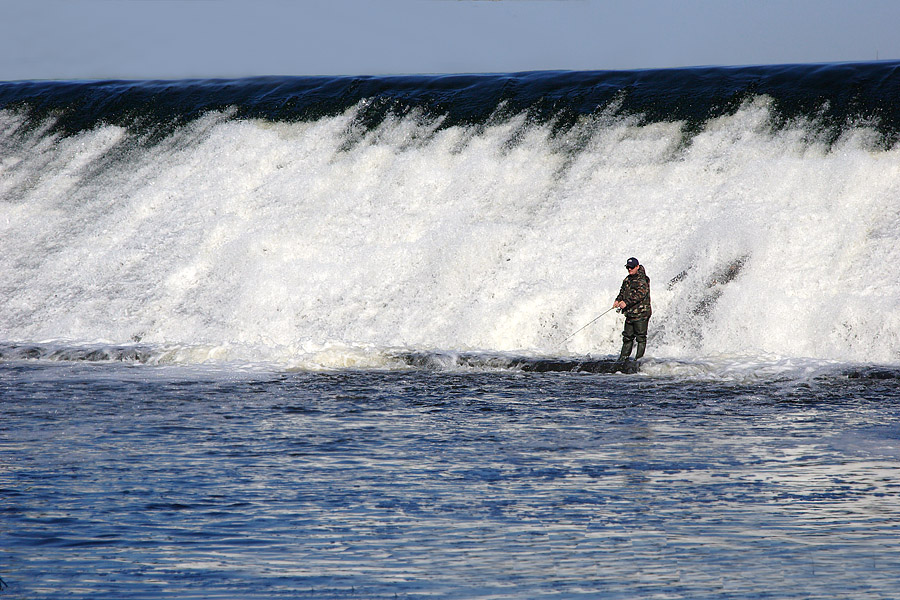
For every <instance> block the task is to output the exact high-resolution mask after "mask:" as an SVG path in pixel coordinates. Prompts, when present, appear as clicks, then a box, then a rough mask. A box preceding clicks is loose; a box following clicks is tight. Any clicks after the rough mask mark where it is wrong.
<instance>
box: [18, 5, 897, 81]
mask: <svg viewBox="0 0 900 600" xmlns="http://www.w3.org/2000/svg"><path fill="white" fill-rule="evenodd" d="M898 23H900V1H897V0H853V1H850V0H746V1H738V0H718V1H714V0H621V1H619V0H609V1H602V0H0V81H16V80H26V79H107V78H114V79H183V78H195V77H200V78H207V77H247V76H264V75H385V74H419V73H427V74H430V73H500V72H518V71H536V70H559V69H562V70H626V69H654V68H669V67H689V66H706V65H729V66H736V65H751V64H785V63H823V62H857V61H872V60H894V59H900V33H898V31H900V29H898Z"/></svg>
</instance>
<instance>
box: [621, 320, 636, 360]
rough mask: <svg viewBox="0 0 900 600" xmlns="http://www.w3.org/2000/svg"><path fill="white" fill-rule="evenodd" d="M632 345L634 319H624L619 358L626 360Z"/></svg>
mask: <svg viewBox="0 0 900 600" xmlns="http://www.w3.org/2000/svg"><path fill="white" fill-rule="evenodd" d="M633 345H634V321H625V328H624V329H623V330H622V351H621V352H620V353H619V360H620V361H624V360H627V359H628V357H629V356H631V348H632V346H633Z"/></svg>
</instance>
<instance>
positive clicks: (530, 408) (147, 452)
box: [0, 361, 900, 599]
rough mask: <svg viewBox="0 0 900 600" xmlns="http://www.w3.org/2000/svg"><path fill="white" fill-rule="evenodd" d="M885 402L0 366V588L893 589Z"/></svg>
mask: <svg viewBox="0 0 900 600" xmlns="http://www.w3.org/2000/svg"><path fill="white" fill-rule="evenodd" d="M897 398H898V396H897V393H896V380H880V379H852V378H847V377H844V376H839V375H838V376H834V377H817V378H812V379H807V380H801V381H797V380H778V381H776V380H772V381H762V382H755V383H742V384H737V383H716V382H696V381H694V382H691V381H678V380H675V379H667V378H654V377H648V376H645V375H632V376H625V375H591V374H526V373H515V372H505V373H504V372H437V371H428V370H417V369H416V370H408V371H345V372H329V373H309V372H300V373H285V372H252V371H236V372H228V371H227V370H225V369H219V368H205V367H196V368H195V367H177V368H172V367H166V368H163V367H159V368H157V367H150V366H146V365H141V366H131V365H128V364H90V363H87V364H80V363H70V362H69V363H67V362H63V363H47V362H43V361H13V362H7V363H0V409H2V415H3V419H2V421H0V515H2V516H0V577H2V578H3V581H4V582H5V583H6V586H7V587H5V588H4V589H3V592H2V595H0V597H3V598H29V599H33V598H395V597H396V598H459V599H464V598H465V599H467V598H523V599H524V598H546V597H558V598H615V599H619V598H621V599H626V598H627V599H631V598H692V599H696V598H754V599H755V598H778V599H791V598H797V599H799V598H823V599H831V598H834V599H837V598H854V599H859V598H884V599H888V598H897V597H900V582H898V578H897V573H898V572H900V545H898V544H897V539H898V536H900V498H898V492H900V468H898V467H900V419H898V417H900V414H898V413H900V403H898V400H897Z"/></svg>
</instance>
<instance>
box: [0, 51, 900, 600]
mask: <svg viewBox="0 0 900 600" xmlns="http://www.w3.org/2000/svg"><path fill="white" fill-rule="evenodd" d="M898 67H900V64H898V63H868V64H853V65H848V64H835V65H806V66H760V67H746V68H704V69H675V70H662V71H635V72H591V73H519V74H498V75H471V76H433V77H426V76H420V77H387V78H377V77H360V78H350V77H345V78H262V79H249V80H228V81H221V80H217V81H199V80H198V81H175V82H160V81H138V82H120V81H101V82H88V81H81V82H9V83H0V410H2V419H0V597H9V598H23V599H24V598H28V599H31V598H280V597H285V598H454V599H456V598H458V599H469V598H522V599H526V598H527V599H530V598H545V597H554V598H622V599H625V598H629V599H630V598H660V599H662V598H692V599H696V598H748V599H749V598H753V599H758V598H778V599H785V598H786V599H791V598H797V599H800V598H804V599H806V598H822V599H838V598H842V599H843V598H853V599H858V598H866V599H868V598H878V599H891V598H897V597H900V584H898V583H897V578H896V577H895V576H894V573H896V572H897V571H898V570H900V569H898V567H900V550H898V549H897V548H898V545H897V543H896V540H897V538H898V533H900V531H898V530H900V496H898V491H900V490H898V486H900V419H898V410H900V402H898V400H900V394H898V379H900V154H898V149H897V148H898V147H897V142H898V132H900V110H898V108H897V106H896V101H895V100H896V98H897V97H898V94H900V77H898V75H897V72H898ZM629 256H637V257H639V258H640V259H641V262H642V263H643V264H644V265H645V267H646V270H647V273H648V274H649V276H650V278H651V288H652V298H653V307H654V316H653V318H652V320H651V323H650V338H649V345H648V355H647V357H646V358H645V359H644V360H643V361H642V362H641V364H640V365H639V369H638V371H637V372H636V373H622V372H613V373H610V372H608V371H610V369H607V368H606V367H607V366H609V364H610V361H611V359H612V358H613V357H614V356H615V355H617V353H618V349H619V345H620V343H621V338H620V333H621V328H622V317H621V316H620V315H617V314H616V313H614V312H610V313H607V314H605V315H603V316H602V317H600V318H599V319H597V321H596V322H593V323H591V324H590V325H589V326H587V327H584V328H583V329H581V328H582V327H583V326H585V325H586V324H588V323H590V322H591V321H592V319H594V318H595V317H597V316H598V315H601V314H602V313H603V312H604V311H606V310H607V309H608V308H609V306H610V305H611V303H612V300H613V299H614V297H615V295H616V293H617V291H618V288H619V285H620V283H621V281H622V278H623V277H624V276H625V274H626V273H625V269H624V268H623V266H622V265H624V260H625V259H626V258H627V257H629ZM579 329H581V330H580V331H579ZM598 366H599V367H601V368H596V367H598Z"/></svg>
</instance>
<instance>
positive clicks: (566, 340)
mask: <svg viewBox="0 0 900 600" xmlns="http://www.w3.org/2000/svg"><path fill="white" fill-rule="evenodd" d="M614 308H615V306H613V307H612V308H608V309H606V310H605V311H603V312H602V313H600V314H599V315H597V316H596V317H594V320H593V321H591V322H590V323H588V324H587V325H585V326H584V327H582V328H581V329H579V330H578V331H576V332H575V333H573V334H572V335H570V336H569V337H567V338H566V339H564V340H563V341H561V342H560V343H559V345H560V346H562V345H563V344H565V343H566V342H568V341H569V340H570V339H572V338H573V337H575V334H576V333H578V332H579V331H581V330H582V329H587V327H588V326H589V325H593V324H594V321H596V320H597V319H599V318H600V317H602V316H603V315H605V314H606V313H608V312H609V311H611V310H613V309H614Z"/></svg>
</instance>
